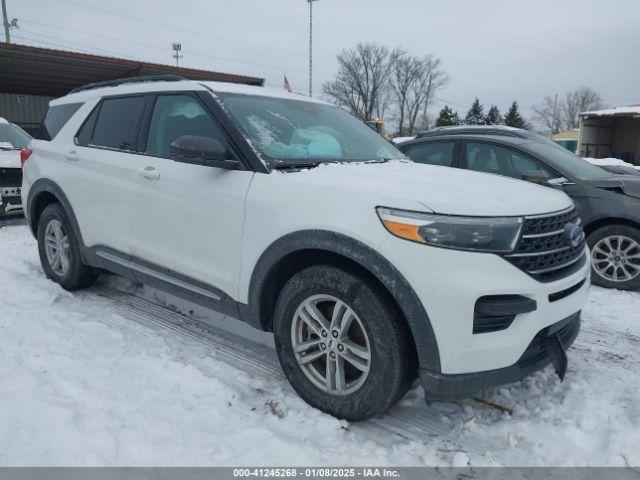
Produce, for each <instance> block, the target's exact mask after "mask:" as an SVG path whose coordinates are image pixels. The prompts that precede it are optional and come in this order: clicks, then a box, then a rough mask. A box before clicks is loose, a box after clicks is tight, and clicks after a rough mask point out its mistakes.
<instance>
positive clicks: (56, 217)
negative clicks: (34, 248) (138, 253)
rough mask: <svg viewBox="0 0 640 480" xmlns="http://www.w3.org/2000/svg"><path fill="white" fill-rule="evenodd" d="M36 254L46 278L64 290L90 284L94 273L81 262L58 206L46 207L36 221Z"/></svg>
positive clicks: (65, 220)
mask: <svg viewBox="0 0 640 480" xmlns="http://www.w3.org/2000/svg"><path fill="white" fill-rule="evenodd" d="M38 251H39V253H40V262H41V263H42V268H43V269H44V272H45V274H46V275H47V277H48V278H50V279H51V280H53V281H54V282H56V283H59V284H60V286H62V288H64V289H66V290H77V289H80V288H86V287H89V286H91V285H92V284H93V282H94V281H95V279H96V276H97V272H96V271H95V269H93V268H91V267H88V266H86V265H84V264H83V263H82V257H81V256H80V245H79V242H78V239H77V238H76V235H75V233H74V231H73V229H72V228H71V224H70V222H69V218H68V217H67V213H66V212H65V211H64V209H63V208H62V206H61V205H60V204H59V203H52V204H51V205H48V206H47V207H46V208H45V209H44V211H43V212H42V214H41V215H40V220H39V222H38Z"/></svg>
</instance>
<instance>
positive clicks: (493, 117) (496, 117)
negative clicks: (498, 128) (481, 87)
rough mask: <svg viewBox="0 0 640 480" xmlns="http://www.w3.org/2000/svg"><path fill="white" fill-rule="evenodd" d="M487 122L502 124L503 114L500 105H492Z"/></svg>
mask: <svg viewBox="0 0 640 480" xmlns="http://www.w3.org/2000/svg"><path fill="white" fill-rule="evenodd" d="M485 123H486V124H487V125H502V115H501V114H500V110H498V107H496V106H495V105H491V108H490V109H489V113H487V117H486V118H485Z"/></svg>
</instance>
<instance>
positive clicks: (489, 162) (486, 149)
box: [467, 142, 511, 176]
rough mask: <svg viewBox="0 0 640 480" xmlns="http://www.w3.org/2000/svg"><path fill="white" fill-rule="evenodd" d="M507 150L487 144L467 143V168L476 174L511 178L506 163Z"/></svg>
mask: <svg viewBox="0 0 640 480" xmlns="http://www.w3.org/2000/svg"><path fill="white" fill-rule="evenodd" d="M504 150H505V149H503V148H500V147H498V146H496V145H489V144H487V143H474V142H468V143H467V168H468V169H469V170H475V171H476V172H486V173H495V174H498V175H507V176H511V175H510V173H511V170H510V169H509V168H508V165H507V164H506V162H505V159H504V157H505V151H504Z"/></svg>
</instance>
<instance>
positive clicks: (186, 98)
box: [146, 95, 229, 157]
mask: <svg viewBox="0 0 640 480" xmlns="http://www.w3.org/2000/svg"><path fill="white" fill-rule="evenodd" d="M183 135H197V136H201V137H210V138H213V139H215V140H218V141H219V142H220V143H221V144H222V145H223V146H225V147H226V148H227V150H229V145H228V142H227V139H226V137H225V135H224V132H223V131H222V130H221V128H220V126H219V125H218V124H217V122H215V121H214V119H213V118H211V116H210V115H209V114H208V113H207V112H206V111H205V110H204V108H203V107H202V105H201V104H200V102H198V100H196V99H195V98H193V97H192V96H190V95H160V96H158V98H157V100H156V104H155V107H154V109H153V115H152V116H151V123H150V125H149V136H148V139H147V151H146V153H147V154H149V155H156V156H160V157H171V143H173V141H174V140H176V139H178V138H180V137H182V136H183Z"/></svg>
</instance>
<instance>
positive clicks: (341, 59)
mask: <svg viewBox="0 0 640 480" xmlns="http://www.w3.org/2000/svg"><path fill="white" fill-rule="evenodd" d="M448 80H449V77H448V76H447V74H446V73H445V72H444V71H443V70H442V61H441V60H440V59H439V58H437V57H435V56H434V55H430V54H429V55H424V56H415V55H411V54H409V53H408V52H406V51H405V50H403V49H401V48H396V49H394V50H390V49H388V48H387V47H385V46H381V45H376V44H374V43H360V44H358V45H357V46H356V47H355V48H349V49H345V50H343V51H342V53H340V55H338V73H337V74H336V78H335V79H334V80H332V81H329V82H325V83H324V84H323V85H322V92H323V93H324V95H325V96H326V97H328V98H329V99H330V100H332V101H333V102H334V103H335V104H336V105H339V106H341V107H343V108H345V109H346V110H347V111H349V112H350V113H351V114H353V115H355V116H356V117H358V118H359V119H361V120H363V121H366V120H373V119H375V118H384V117H391V116H392V117H394V119H397V133H398V135H400V136H404V135H413V134H415V133H416V132H417V131H419V130H424V129H426V128H427V126H428V115H427V111H428V108H429V106H430V105H431V103H432V102H433V99H434V97H435V94H436V92H437V91H438V90H439V89H440V88H442V87H443V86H444V85H446V83H447V82H448Z"/></svg>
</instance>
